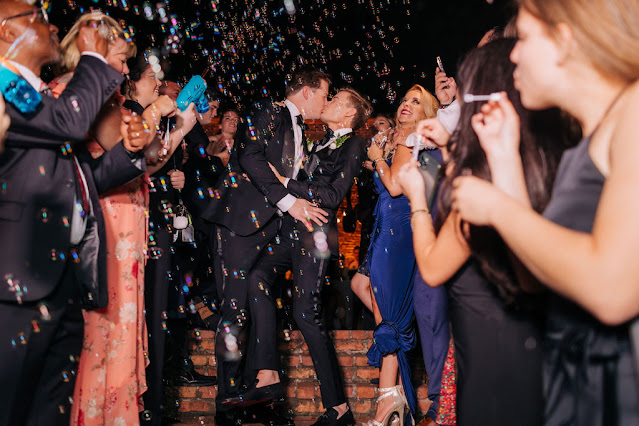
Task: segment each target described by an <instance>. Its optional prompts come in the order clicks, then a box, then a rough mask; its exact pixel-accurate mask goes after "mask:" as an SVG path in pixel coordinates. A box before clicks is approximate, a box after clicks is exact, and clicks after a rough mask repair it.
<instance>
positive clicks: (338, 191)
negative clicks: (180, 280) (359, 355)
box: [229, 89, 372, 425]
mask: <svg viewBox="0 0 639 426" xmlns="http://www.w3.org/2000/svg"><path fill="white" fill-rule="evenodd" d="M371 112H372V107H371V104H370V102H368V101H367V100H366V99H364V98H363V97H362V96H361V95H360V94H359V93H357V92H355V91H354V90H352V89H343V90H340V91H339V92H338V93H337V94H336V95H335V96H334V97H333V99H332V100H331V101H330V102H329V103H328V104H327V106H326V108H325V109H324V111H323V112H322V114H321V116H320V118H321V120H322V121H323V122H324V123H325V124H326V125H327V126H328V129H329V130H328V132H327V134H326V137H325V138H324V140H323V141H321V142H319V143H318V144H315V145H313V146H312V148H311V149H310V155H309V160H308V163H307V164H306V165H305V167H304V173H301V174H300V176H299V177H298V179H297V180H295V179H291V178H287V177H284V176H280V175H278V173H277V172H276V175H278V179H279V180H280V182H282V183H283V184H284V186H285V187H286V189H287V190H288V191H290V193H291V194H293V195H294V196H296V197H299V198H303V199H306V200H309V201H312V202H313V203H315V204H317V205H318V206H319V207H321V208H323V209H324V210H326V211H327V212H328V217H327V219H328V225H323V226H319V227H316V228H315V229H314V230H313V232H309V230H307V229H306V228H305V227H301V226H299V224H298V223H296V222H295V220H293V219H292V218H290V217H288V216H284V217H283V218H282V225H281V228H280V230H279V232H278V234H277V235H276V237H275V238H274V239H273V240H272V241H271V242H270V248H271V249H270V250H269V251H262V253H261V255H260V257H259V259H258V261H257V262H256V264H255V267H254V268H253V270H252V271H251V272H250V274H249V279H248V281H249V300H250V301H251V303H250V305H249V308H250V312H251V320H252V327H253V328H252V334H251V340H254V341H255V343H254V353H253V356H252V357H253V359H255V362H254V363H253V367H254V369H255V370H257V380H258V381H257V383H256V385H254V387H252V388H249V389H247V390H246V392H244V393H243V394H242V395H240V397H238V398H237V399H236V400H232V401H229V402H230V403H238V404H250V403H251V402H259V401H265V400H269V399H277V398H283V397H284V395H285V392H284V389H283V386H282V385H281V383H280V379H279V375H278V370H279V353H278V351H277V343H276V309H277V305H276V303H275V300H274V297H273V294H275V292H274V290H273V286H274V284H275V283H276V281H277V278H278V275H282V274H284V273H285V272H286V271H288V270H289V269H292V270H293V277H294V284H293V285H294V288H295V292H294V295H293V318H294V319H295V322H296V324H297V326H298V327H299V329H300V330H301V332H302V334H303V335H304V340H305V341H306V344H307V345H308V348H309V351H310V353H311V358H312V360H313V365H314V367H315V374H316V375H317V378H318V380H319V382H320V391H321V394H322V404H323V405H324V407H326V408H327V410H326V412H325V413H324V414H323V415H322V416H321V417H320V418H319V419H318V420H317V422H316V423H315V424H316V425H350V424H354V419H353V414H352V412H351V411H350V409H349V407H348V403H347V401H346V396H345V395H344V390H343V387H342V383H341V376H340V370H339V365H338V363H337V356H336V354H335V349H334V347H333V342H332V341H331V338H330V336H329V335H328V333H327V330H326V328H325V327H324V324H323V319H322V315H321V291H322V284H323V282H324V275H325V273H326V268H327V266H328V258H329V257H330V255H331V253H332V254H334V255H337V254H338V241H337V218H336V215H337V209H338V208H339V205H340V203H341V202H342V199H343V198H344V196H345V195H346V194H347V193H348V191H349V189H350V188H351V186H352V185H353V181H354V179H355V178H356V177H357V176H358V175H359V173H360V171H361V167H362V160H363V159H364V157H365V149H366V141H365V140H364V139H363V138H361V137H359V136H356V135H355V134H354V133H353V130H355V129H357V128H359V127H361V126H362V125H364V123H366V120H367V119H368V117H369V116H370V114H371Z"/></svg>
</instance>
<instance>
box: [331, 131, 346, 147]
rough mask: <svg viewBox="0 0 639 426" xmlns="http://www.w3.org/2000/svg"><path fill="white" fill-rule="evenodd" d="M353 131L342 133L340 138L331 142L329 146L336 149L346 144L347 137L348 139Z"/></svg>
mask: <svg viewBox="0 0 639 426" xmlns="http://www.w3.org/2000/svg"><path fill="white" fill-rule="evenodd" d="M351 133H352V132H348V133H346V134H345V135H342V136H340V137H339V138H337V139H335V140H334V141H333V142H331V144H330V145H329V146H328V147H329V148H330V149H332V150H335V149H337V148H339V147H340V146H342V145H344V142H346V139H348V138H349V137H350V136H351Z"/></svg>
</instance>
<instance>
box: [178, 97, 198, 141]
mask: <svg viewBox="0 0 639 426" xmlns="http://www.w3.org/2000/svg"><path fill="white" fill-rule="evenodd" d="M175 115H176V116H177V122H176V123H175V128H176V129H178V130H180V131H181V132H182V134H183V135H186V134H187V133H189V132H190V131H191V130H192V129H193V126H195V122H196V121H197V118H196V116H195V104H193V103H192V104H190V105H189V106H188V108H187V109H186V110H184V111H180V110H179V109H177V110H176V113H175Z"/></svg>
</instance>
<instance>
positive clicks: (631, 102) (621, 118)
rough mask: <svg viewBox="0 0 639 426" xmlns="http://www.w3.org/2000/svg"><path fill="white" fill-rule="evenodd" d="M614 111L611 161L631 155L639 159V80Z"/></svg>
mask: <svg viewBox="0 0 639 426" xmlns="http://www.w3.org/2000/svg"><path fill="white" fill-rule="evenodd" d="M616 109H617V111H615V112H614V117H613V120H611V121H612V123H611V124H612V129H611V132H610V161H611V166H612V165H613V163H614V162H615V161H616V160H617V161H618V160H619V159H620V157H621V156H626V155H630V156H632V157H633V161H635V162H636V161H637V160H639V157H637V156H639V119H638V118H639V82H635V83H633V84H632V85H631V86H630V87H629V88H628V89H627V91H626V93H625V96H624V97H623V99H621V100H620V102H619V105H617V108H616Z"/></svg>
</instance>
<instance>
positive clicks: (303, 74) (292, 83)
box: [286, 70, 331, 96]
mask: <svg viewBox="0 0 639 426" xmlns="http://www.w3.org/2000/svg"><path fill="white" fill-rule="evenodd" d="M322 80H324V81H326V82H327V83H328V85H329V86H330V84H331V76H330V75H328V74H326V73H324V72H322V71H318V70H311V71H298V72H296V73H295V74H293V76H292V77H291V79H290V80H289V81H287V82H286V96H289V95H292V94H293V93H296V92H298V91H299V90H300V89H302V87H304V86H308V87H310V88H311V89H319V88H320V86H321V85H322Z"/></svg>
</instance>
